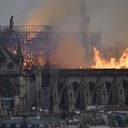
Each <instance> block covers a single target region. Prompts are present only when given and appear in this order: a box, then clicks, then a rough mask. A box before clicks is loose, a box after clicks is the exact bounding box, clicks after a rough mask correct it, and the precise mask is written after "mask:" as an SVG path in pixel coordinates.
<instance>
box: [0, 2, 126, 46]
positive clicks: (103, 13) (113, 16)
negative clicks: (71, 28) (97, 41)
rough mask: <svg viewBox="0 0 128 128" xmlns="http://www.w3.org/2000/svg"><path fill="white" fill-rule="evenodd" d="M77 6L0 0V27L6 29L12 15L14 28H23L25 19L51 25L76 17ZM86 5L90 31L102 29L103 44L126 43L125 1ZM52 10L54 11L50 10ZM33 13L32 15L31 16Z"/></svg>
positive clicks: (59, 3) (74, 4)
mask: <svg viewBox="0 0 128 128" xmlns="http://www.w3.org/2000/svg"><path fill="white" fill-rule="evenodd" d="M80 3H81V0H22V1H21V0H0V17H1V18H0V24H1V25H7V24H8V22H9V18H10V16H11V15H13V16H14V20H15V24H17V25H23V24H26V22H27V21H28V18H31V17H32V16H37V15H38V17H40V18H39V20H40V21H39V24H42V23H46V22H47V23H51V24H52V22H56V20H57V18H58V17H59V16H60V17H61V16H66V15H67V14H68V13H69V14H72V15H75V14H76V13H78V9H79V6H80ZM85 3H86V7H87V12H88V15H89V16H90V22H91V23H90V27H91V30H92V31H97V30H98V29H101V31H102V42H103V43H104V44H109V43H112V42H113V41H127V40H128V39H127V33H128V16H127V14H128V8H127V6H128V1H127V0H85ZM51 6H52V7H54V9H50V7H51ZM55 8H56V9H55ZM41 9H42V11H43V10H44V11H45V10H46V11H47V13H43V14H41V12H39V11H38V10H41ZM49 9H50V10H49ZM64 9H65V10H64ZM48 10H49V11H48ZM53 10H54V11H55V12H52V13H51V15H50V11H53ZM62 10H63V11H62ZM32 13H34V14H33V15H32ZM47 14H49V17H48V16H47ZM52 14H54V15H52ZM35 18H36V17H33V19H35ZM47 18H49V19H47ZM37 19H38V18H37ZM62 20H63V17H62Z"/></svg>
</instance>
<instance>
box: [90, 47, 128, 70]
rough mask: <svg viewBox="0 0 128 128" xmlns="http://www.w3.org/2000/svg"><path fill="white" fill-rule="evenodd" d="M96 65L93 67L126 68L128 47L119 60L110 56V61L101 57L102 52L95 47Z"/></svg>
mask: <svg viewBox="0 0 128 128" xmlns="http://www.w3.org/2000/svg"><path fill="white" fill-rule="evenodd" d="M93 51H94V63H95V64H94V65H93V66H91V68H95V69H105V68H106V69H124V68H125V69H126V68H128V48H126V49H125V50H124V51H123V53H122V55H121V57H120V59H119V60H118V61H117V59H116V58H110V60H109V61H107V60H105V59H104V58H101V57H100V52H99V51H98V50H97V49H96V48H95V47H94V48H93Z"/></svg>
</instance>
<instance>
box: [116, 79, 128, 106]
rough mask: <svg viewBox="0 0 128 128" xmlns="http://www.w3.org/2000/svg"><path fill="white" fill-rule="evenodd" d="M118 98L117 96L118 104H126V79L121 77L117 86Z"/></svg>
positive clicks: (127, 96) (127, 98) (127, 84)
mask: <svg viewBox="0 0 128 128" xmlns="http://www.w3.org/2000/svg"><path fill="white" fill-rule="evenodd" d="M118 92H119V95H118V98H119V104H126V105H128V81H127V80H125V79H122V80H121V81H120V82H119V86H118Z"/></svg>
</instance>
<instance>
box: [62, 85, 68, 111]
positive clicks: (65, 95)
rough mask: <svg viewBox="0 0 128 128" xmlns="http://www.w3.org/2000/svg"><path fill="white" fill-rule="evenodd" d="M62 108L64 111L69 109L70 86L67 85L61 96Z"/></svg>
mask: <svg viewBox="0 0 128 128" xmlns="http://www.w3.org/2000/svg"><path fill="white" fill-rule="evenodd" d="M60 108H61V110H63V111H68V110H69V87H68V85H67V86H65V88H64V90H63V93H62V96H61V97H60Z"/></svg>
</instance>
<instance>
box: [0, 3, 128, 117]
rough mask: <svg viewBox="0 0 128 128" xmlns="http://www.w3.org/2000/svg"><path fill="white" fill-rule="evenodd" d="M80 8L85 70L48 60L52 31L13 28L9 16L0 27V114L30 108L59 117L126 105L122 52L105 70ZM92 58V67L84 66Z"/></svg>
mask: <svg viewBox="0 0 128 128" xmlns="http://www.w3.org/2000/svg"><path fill="white" fill-rule="evenodd" d="M84 5H85V4H84V1H83V4H82V7H81V12H82V13H81V15H82V16H81V17H82V18H81V27H80V36H81V44H82V46H84V47H85V49H86V60H89V61H88V63H87V67H85V68H83V67H81V68H77V69H71V68H68V67H67V68H61V67H58V65H57V64H56V63H55V62H54V61H53V60H54V57H53V56H52V55H54V49H55V47H51V45H52V46H55V45H56V43H55V40H54V41H52V40H51V33H52V32H53V31H54V27H53V26H47V25H33V26H31V25H26V26H25V25H24V26H14V20H13V16H12V17H11V19H10V24H9V26H0V114H1V115H2V114H4V115H17V114H19V113H22V112H23V113H24V112H28V111H31V110H32V108H33V107H35V108H36V110H37V111H38V110H40V109H42V110H43V111H46V110H47V111H54V112H58V111H70V110H73V111H74V110H76V109H77V110H85V109H86V107H87V106H90V105H120V104H123V105H128V70H127V67H126V65H125V64H126V61H127V58H126V53H127V49H126V50H125V52H124V54H123V55H122V57H121V59H120V60H119V61H122V62H124V63H121V65H120V64H119V63H118V62H116V61H115V59H112V60H111V63H110V64H111V65H110V66H108V65H109V62H108V63H107V64H106V65H105V63H103V62H104V61H103V62H102V61H101V59H100V57H99V51H98V50H97V49H100V48H101V38H100V36H101V32H100V31H99V32H96V33H90V32H89V17H88V16H87V14H86V8H85V6H84ZM83 26H85V27H83ZM56 41H58V40H57V39H56ZM93 47H95V48H93ZM93 50H94V54H93ZM92 56H93V57H94V58H95V59H94V60H95V62H96V64H95V65H93V66H88V65H90V64H92V61H93V60H91V58H92ZM67 61H68V60H67ZM113 65H114V66H115V67H117V68H115V67H113ZM101 66H103V67H101ZM104 66H105V67H104Z"/></svg>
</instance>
